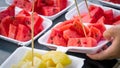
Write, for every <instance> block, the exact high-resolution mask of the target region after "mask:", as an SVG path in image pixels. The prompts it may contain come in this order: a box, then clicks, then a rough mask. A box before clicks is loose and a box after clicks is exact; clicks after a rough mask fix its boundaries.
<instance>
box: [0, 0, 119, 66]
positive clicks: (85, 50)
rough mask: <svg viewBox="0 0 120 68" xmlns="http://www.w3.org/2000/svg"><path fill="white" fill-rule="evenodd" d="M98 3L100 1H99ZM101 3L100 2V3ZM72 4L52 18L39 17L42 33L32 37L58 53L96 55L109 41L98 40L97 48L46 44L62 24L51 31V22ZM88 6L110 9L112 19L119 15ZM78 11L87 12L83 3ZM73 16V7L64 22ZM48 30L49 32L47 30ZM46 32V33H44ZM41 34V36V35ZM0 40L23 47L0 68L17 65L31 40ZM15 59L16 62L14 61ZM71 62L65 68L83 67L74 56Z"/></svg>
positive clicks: (115, 11)
mask: <svg viewBox="0 0 120 68" xmlns="http://www.w3.org/2000/svg"><path fill="white" fill-rule="evenodd" d="M11 1H12V0H6V2H7V3H8V4H10V3H11ZM99 1H100V0H99ZM101 2H102V1H101ZM73 4H74V2H73V1H72V0H69V5H68V7H67V8H65V9H64V10H62V11H61V12H59V13H57V14H55V15H53V16H41V17H42V18H43V19H44V21H43V24H42V25H43V26H44V30H43V31H42V32H40V33H39V34H37V35H36V36H35V37H34V40H35V39H37V38H38V40H37V41H38V42H39V44H43V45H45V46H47V47H49V48H51V49H56V50H58V51H62V52H66V51H72V52H79V53H91V54H93V53H96V52H97V51H98V50H99V49H100V48H102V47H103V46H104V45H105V44H106V43H108V42H109V41H106V40H100V42H98V44H97V46H96V47H62V46H57V45H53V44H48V43H47V39H48V37H49V35H50V32H51V29H52V28H54V27H56V26H57V25H59V24H60V23H62V22H58V23H57V24H56V25H55V26H53V27H52V28H51V29H49V28H50V27H51V26H52V24H53V22H52V20H54V19H55V18H57V17H58V16H60V15H62V14H63V13H64V12H65V11H67V10H68V9H69V8H70V7H71V6H72V5H73ZM90 5H95V6H99V7H101V8H102V9H104V10H108V9H112V10H113V14H114V17H116V16H118V15H120V11H119V10H116V9H113V8H109V7H105V6H101V5H98V4H94V3H91V2H88V6H90ZM78 6H79V10H80V12H81V13H84V12H87V8H86V5H85V2H81V3H79V5H78ZM4 9H5V7H2V8H0V10H1V11H2V10H4ZM15 10H16V12H19V11H20V10H21V9H19V8H16V9H15ZM74 15H77V11H76V8H75V7H73V8H72V9H71V10H69V11H68V12H67V13H66V14H65V19H66V20H70V19H71V18H73V17H74ZM105 27H106V28H107V29H108V28H110V27H112V26H111V25H105ZM48 29H49V30H48ZM47 30H48V31H47ZM46 31H47V32H46ZM42 34H43V35H42ZM0 38H2V39H4V40H7V41H10V42H13V43H16V44H18V45H21V46H23V47H20V48H18V49H17V50H16V51H15V52H14V53H13V54H12V55H11V56H10V57H9V58H8V59H7V60H6V61H5V62H4V63H3V64H2V65H1V68H10V67H11V65H12V64H15V63H17V62H18V61H19V60H20V59H21V57H23V55H24V54H25V52H26V51H27V50H30V49H31V48H28V47H24V46H28V45H29V44H30V43H31V41H32V40H29V41H26V42H21V41H18V40H15V39H11V38H8V37H5V36H2V35H0ZM35 51H37V52H40V53H43V54H44V53H45V52H46V51H43V50H37V49H35ZM16 57H17V60H16V59H14V58H16ZM69 57H70V58H71V60H72V64H71V65H70V66H68V67H67V68H81V67H82V65H83V59H81V58H77V57H74V56H69Z"/></svg>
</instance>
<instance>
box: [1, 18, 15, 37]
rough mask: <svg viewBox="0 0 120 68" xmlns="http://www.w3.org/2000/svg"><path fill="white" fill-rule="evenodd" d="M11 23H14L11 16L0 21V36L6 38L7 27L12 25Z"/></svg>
mask: <svg viewBox="0 0 120 68" xmlns="http://www.w3.org/2000/svg"><path fill="white" fill-rule="evenodd" d="M13 21H14V17H11V16H7V17H5V18H4V19H3V20H2V21H1V25H0V28H1V35H3V36H8V32H9V25H10V24H11V23H13Z"/></svg>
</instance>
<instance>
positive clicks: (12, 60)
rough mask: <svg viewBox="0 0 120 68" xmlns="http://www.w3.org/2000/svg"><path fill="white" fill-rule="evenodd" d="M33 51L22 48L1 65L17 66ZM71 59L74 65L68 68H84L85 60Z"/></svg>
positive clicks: (41, 51) (8, 67)
mask: <svg viewBox="0 0 120 68" xmlns="http://www.w3.org/2000/svg"><path fill="white" fill-rule="evenodd" d="M28 50H31V48H28V47H20V48H18V49H17V50H15V52H14V53H12V55H11V56H10V57H8V59H7V60H6V61H5V62H4V63H3V64H2V65H1V68H10V67H11V65H13V64H17V63H18V62H19V61H20V60H21V59H22V58H23V56H24V55H25V53H26V52H27V51H28ZM35 52H38V53H40V54H45V53H46V52H47V51H45V50H38V49H35ZM69 57H70V59H71V60H72V63H71V64H70V65H69V66H67V67H66V68H82V66H83V63H84V62H83V61H84V59H82V58H78V57H74V56H70V55H69Z"/></svg>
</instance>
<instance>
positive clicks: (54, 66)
mask: <svg viewBox="0 0 120 68" xmlns="http://www.w3.org/2000/svg"><path fill="white" fill-rule="evenodd" d="M71 63H72V61H71V59H70V57H69V56H68V55H67V54H65V53H63V52H60V51H48V52H46V53H44V54H40V53H39V52H34V68H65V67H66V66H68V65H70V64H71ZM31 67H32V52H31V51H27V52H26V53H25V55H24V57H23V58H22V59H21V60H20V61H19V62H18V63H17V64H13V65H12V67H11V68H31Z"/></svg>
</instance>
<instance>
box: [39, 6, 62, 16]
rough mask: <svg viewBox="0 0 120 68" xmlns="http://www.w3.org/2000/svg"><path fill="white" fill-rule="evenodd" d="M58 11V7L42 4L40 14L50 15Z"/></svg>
mask: <svg viewBox="0 0 120 68" xmlns="http://www.w3.org/2000/svg"><path fill="white" fill-rule="evenodd" d="M59 11H60V8H59V7H54V6H43V7H42V10H41V13H42V15H45V16H51V15H54V14H56V13H58V12H59Z"/></svg>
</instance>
